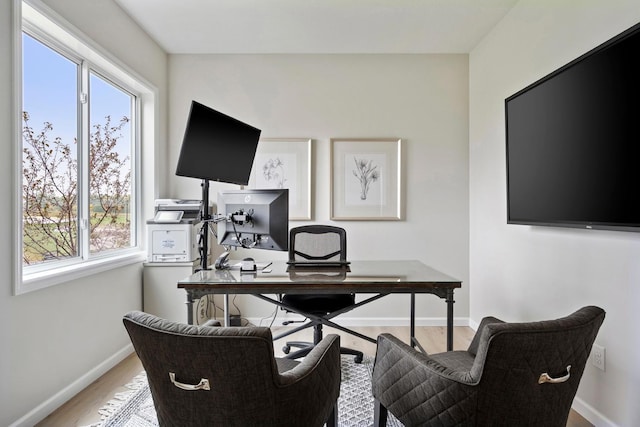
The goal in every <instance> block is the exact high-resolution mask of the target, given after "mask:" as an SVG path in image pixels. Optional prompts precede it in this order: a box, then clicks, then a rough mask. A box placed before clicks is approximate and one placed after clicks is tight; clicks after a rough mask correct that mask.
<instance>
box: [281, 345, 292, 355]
mask: <svg viewBox="0 0 640 427" xmlns="http://www.w3.org/2000/svg"><path fill="white" fill-rule="evenodd" d="M290 351H291V347H290V346H288V345H285V346H284V347H282V352H283V353H284V354H289V352H290Z"/></svg>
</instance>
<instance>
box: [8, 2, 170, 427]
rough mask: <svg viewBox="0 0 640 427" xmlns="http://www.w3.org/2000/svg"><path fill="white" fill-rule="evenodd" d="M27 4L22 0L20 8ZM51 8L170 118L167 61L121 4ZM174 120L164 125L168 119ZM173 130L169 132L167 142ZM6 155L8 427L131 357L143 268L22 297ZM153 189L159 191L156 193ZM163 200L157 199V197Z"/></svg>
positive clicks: (36, 415)
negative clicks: (128, 325) (130, 74)
mask: <svg viewBox="0 0 640 427" xmlns="http://www.w3.org/2000/svg"><path fill="white" fill-rule="evenodd" d="M12 3H13V2H12V1H2V2H0V56H1V57H2V58H3V60H2V61H0V93H2V94H3V96H2V97H0V139H1V140H2V146H3V147H4V150H5V151H7V150H8V149H9V147H11V146H12V144H14V143H15V142H14V140H13V129H12V117H14V114H17V113H16V112H15V111H13V105H12V93H13V87H14V82H13V80H12V67H13V64H12V61H11V60H10V59H11V58H12V57H13V50H12V45H11V43H12V38H13V33H12V27H13V22H12V21H13V20H12V11H11V10H12V9H11V7H12ZM16 3H18V2H16ZM46 3H47V4H48V5H49V6H50V7H51V8H52V9H54V10H55V11H56V12H57V13H59V14H60V15H62V16H63V17H64V18H66V19H67V20H68V21H69V22H71V23H72V24H73V25H75V26H76V27H78V28H79V29H80V30H81V31H82V32H84V33H85V34H86V35H88V36H89V37H90V38H91V39H92V40H94V41H95V42H96V43H97V44H99V45H100V46H101V47H103V48H104V49H106V50H107V51H109V52H110V53H111V54H112V55H114V56H115V57H116V58H118V59H119V60H121V61H122V62H124V63H126V64H128V65H129V66H130V67H131V68H132V69H133V70H135V71H136V72H138V73H139V74H140V75H141V76H143V77H144V78H146V79H147V80H148V81H150V82H151V83H152V84H154V85H155V86H156V87H157V88H158V89H159V92H160V94H161V98H160V104H161V107H160V109H159V111H160V113H161V114H166V99H165V95H166V84H167V68H166V64H167V57H166V54H165V53H164V52H163V51H162V50H161V49H160V48H159V47H158V46H157V45H156V44H155V42H153V41H152V40H151V39H150V38H149V37H148V36H147V35H146V34H145V33H143V32H142V31H141V30H140V29H139V27H138V26H137V25H136V24H135V23H134V22H133V21H131V19H129V18H128V16H127V15H125V14H124V12H123V11H122V10H121V9H120V8H119V7H117V6H116V5H115V3H114V2H111V1H108V2H86V1H82V0H77V1H68V0H67V1H65V0H47V1H46ZM162 122H164V120H163V121H162ZM165 129H166V127H165V126H163V127H160V128H159V129H158V131H159V134H160V135H159V141H161V142H162V143H163V144H164V140H165V136H166V130H165ZM12 159H13V157H12V156H11V155H8V154H7V155H3V156H0V174H2V177H1V178H0V199H1V200H3V203H2V204H0V216H1V217H2V218H4V221H2V224H0V253H1V256H0V271H1V272H2V273H1V274H2V280H0V283H2V287H1V289H0V343H2V344H1V348H0V378H2V381H0V425H3V426H6V425H11V424H12V423H14V422H16V421H18V420H19V421H18V424H19V425H33V424H34V423H35V422H36V421H38V420H39V419H40V418H41V417H43V416H45V415H47V414H48V413H49V412H50V411H51V410H53V409H55V408H56V407H57V406H58V405H60V404H61V403H63V402H64V400H66V399H68V398H70V397H71V396H72V395H73V394H75V393H77V392H78V391H80V390H81V388H79V387H83V386H85V385H88V383H90V382H91V381H93V380H95V379H96V378H97V376H98V375H99V374H100V372H101V371H104V370H105V369H108V368H109V367H110V366H112V365H113V364H114V363H116V362H117V361H118V359H119V358H122V357H124V356H126V355H127V354H128V352H129V351H130V347H129V346H130V342H129V339H128V337H127V335H126V332H125V330H124V328H123V326H122V322H121V319H122V315H123V314H124V313H126V312H127V311H129V310H133V309H140V308H141V307H142V301H141V292H142V286H141V277H142V267H141V265H131V266H128V267H123V268H119V269H114V270H112V271H109V272H106V273H102V274H98V275H95V276H89V277H86V278H84V279H81V280H76V281H73V282H69V283H63V284H60V285H56V286H53V287H50V288H47V289H44V290H40V291H35V292H31V293H27V294H23V295H20V296H12V280H13V278H12V271H13V265H12V259H13V257H14V255H15V254H12V250H13V247H14V243H13V241H12V233H13V231H12V229H13V227H14V222H13V221H12V216H13V207H12V206H11V203H10V201H11V200H12V193H13V186H12V185H13V184H12V179H13V173H14V172H13V171H14V169H15V167H16V165H13V164H12ZM151 187H153V185H152V186H151ZM150 196H151V199H153V197H154V195H150Z"/></svg>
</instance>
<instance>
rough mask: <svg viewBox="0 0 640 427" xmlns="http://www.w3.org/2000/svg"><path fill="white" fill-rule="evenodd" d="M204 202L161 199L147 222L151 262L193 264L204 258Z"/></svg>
mask: <svg viewBox="0 0 640 427" xmlns="http://www.w3.org/2000/svg"><path fill="white" fill-rule="evenodd" d="M199 224H200V201H199V200H179V199H157V200H156V202H155V216H154V218H153V219H150V220H148V221H147V248H148V250H147V261H149V262H191V261H195V260H197V259H199V258H200V254H199V253H198V232H199V229H200V227H199Z"/></svg>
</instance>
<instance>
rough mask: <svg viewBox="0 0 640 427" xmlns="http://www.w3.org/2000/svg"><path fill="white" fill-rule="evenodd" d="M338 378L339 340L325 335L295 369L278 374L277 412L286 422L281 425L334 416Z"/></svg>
mask: <svg viewBox="0 0 640 427" xmlns="http://www.w3.org/2000/svg"><path fill="white" fill-rule="evenodd" d="M340 378H341V377H340V337H339V336H338V335H327V336H326V337H325V338H324V339H323V340H322V341H320V343H318V344H317V345H316V346H315V347H314V348H313V350H312V351H311V352H309V354H308V355H307V356H306V357H305V358H304V360H303V361H302V362H301V363H300V364H299V365H298V366H296V367H295V368H293V369H291V370H288V371H286V372H284V373H282V374H279V375H278V381H277V382H276V387H277V389H276V395H277V396H276V402H277V403H276V404H277V405H278V406H279V411H278V412H279V413H283V414H287V420H289V421H290V422H289V423H285V422H284V420H283V423H282V424H281V425H283V426H285V425H305V426H307V425H308V426H314V425H323V424H324V423H325V422H328V420H329V417H330V414H334V415H333V416H335V414H337V412H336V411H337V404H338V396H339V394H340ZM329 424H331V423H329Z"/></svg>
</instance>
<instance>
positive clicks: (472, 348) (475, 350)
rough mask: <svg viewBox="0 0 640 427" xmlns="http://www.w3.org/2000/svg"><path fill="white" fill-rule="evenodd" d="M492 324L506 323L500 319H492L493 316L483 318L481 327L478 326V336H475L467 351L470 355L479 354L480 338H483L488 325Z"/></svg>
mask: <svg viewBox="0 0 640 427" xmlns="http://www.w3.org/2000/svg"><path fill="white" fill-rule="evenodd" d="M492 323H504V322H503V321H502V320H500V319H496V318H495V317H491V316H487V317H485V318H483V319H482V321H481V322H480V326H478V330H477V331H476V334H475V335H474V336H473V340H472V341H471V344H469V348H468V349H467V351H468V352H469V353H471V354H473V355H476V354H478V348H479V346H480V337H481V336H482V332H483V331H484V329H485V327H486V326H487V325H490V324H492Z"/></svg>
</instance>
